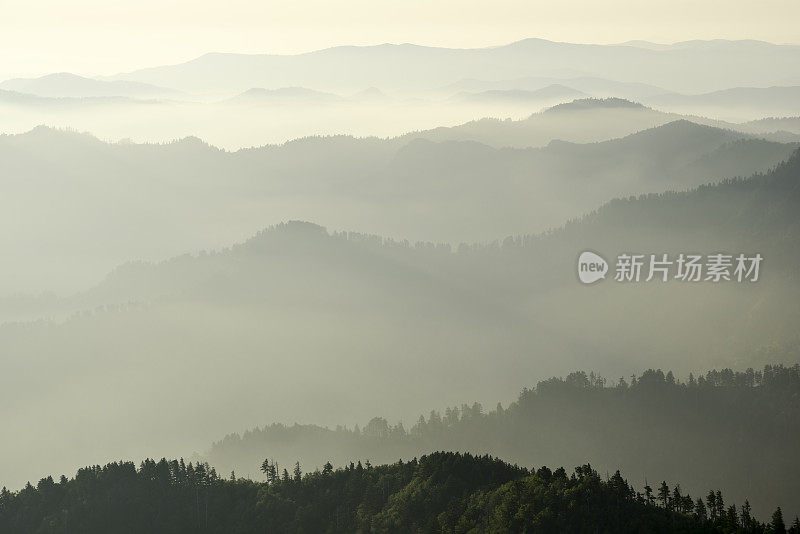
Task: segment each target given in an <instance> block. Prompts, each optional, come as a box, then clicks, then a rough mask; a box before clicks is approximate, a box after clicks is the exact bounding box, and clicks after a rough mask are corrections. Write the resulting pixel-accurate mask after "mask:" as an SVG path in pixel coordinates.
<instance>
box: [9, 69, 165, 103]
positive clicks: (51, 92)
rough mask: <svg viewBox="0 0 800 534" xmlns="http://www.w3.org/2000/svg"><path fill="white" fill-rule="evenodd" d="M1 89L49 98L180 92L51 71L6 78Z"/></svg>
mask: <svg viewBox="0 0 800 534" xmlns="http://www.w3.org/2000/svg"><path fill="white" fill-rule="evenodd" d="M0 88H2V89H6V90H9V91H16V92H20V93H26V94H31V95H35V96H41V97H50V98H62V97H70V98H87V97H111V96H125V97H133V98H156V97H169V96H176V95H178V91H175V90H173V89H166V88H164V87H157V86H155V85H151V84H147V83H141V82H135V81H127V80H115V81H103V80H95V79H92V78H85V77H83V76H77V75H75V74H70V73H68V72H61V73H57V74H48V75H46V76H41V77H39V78H15V79H12V80H6V81H4V82H2V83H0Z"/></svg>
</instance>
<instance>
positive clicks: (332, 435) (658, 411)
mask: <svg viewBox="0 0 800 534" xmlns="http://www.w3.org/2000/svg"><path fill="white" fill-rule="evenodd" d="M772 356H775V354H774V353H773V354H772ZM798 443H800V366H798V365H795V366H793V367H783V366H766V367H765V368H764V369H763V370H758V371H754V370H752V369H749V370H747V371H744V372H735V371H732V370H730V369H723V370H720V371H709V372H708V373H706V374H704V375H700V376H697V377H695V376H694V375H690V376H689V377H687V378H685V379H684V380H680V379H677V378H675V376H674V375H673V374H672V373H671V372H667V373H666V374H665V373H664V372H662V371H660V370H650V371H646V372H644V373H642V374H640V375H639V376H634V377H633V378H631V377H625V378H614V379H612V380H606V379H604V378H602V377H599V376H596V375H595V374H594V373H589V374H587V373H584V372H575V373H572V374H570V375H569V376H567V377H566V378H563V379H562V378H552V379H550V380H545V381H542V382H540V383H539V384H538V385H537V386H536V387H535V388H533V389H526V390H524V391H523V392H522V393H521V394H520V395H519V398H518V399H517V401H516V402H514V403H512V404H510V405H509V406H507V407H505V408H504V407H502V406H500V405H498V406H497V408H496V409H494V410H490V411H489V410H484V408H483V407H482V406H481V405H480V404H478V403H474V404H463V405H461V406H460V407H458V406H456V407H452V408H447V409H446V410H445V411H444V412H441V411H437V410H433V411H431V412H430V413H429V414H428V415H426V416H425V417H422V416H420V418H419V420H418V421H417V423H416V424H415V425H413V426H409V427H408V428H405V427H404V426H403V424H402V423H393V424H390V423H389V422H388V421H387V420H386V419H385V418H382V417H375V418H374V419H372V420H371V421H369V422H368V423H367V424H366V425H365V426H364V427H363V428H359V427H358V426H356V427H355V428H345V427H340V428H337V429H335V430H334V429H327V428H323V427H318V426H310V425H306V426H301V425H293V426H285V425H278V424H273V425H269V426H266V427H263V428H256V429H253V430H250V431H247V432H245V433H244V434H242V435H239V434H231V435H229V436H227V437H226V438H225V439H223V440H221V441H220V442H218V443H216V444H214V446H213V447H212V448H211V450H210V452H209V453H208V455H207V459H208V460H209V461H210V462H211V463H213V464H214V465H216V466H217V467H219V468H220V469H224V470H225V471H226V472H227V471H229V470H231V469H236V470H237V471H238V470H241V469H246V468H248V466H251V465H255V464H257V463H258V462H259V461H260V458H263V457H264V456H271V457H272V458H275V459H276V460H278V461H279V462H280V463H286V462H292V461H295V460H300V461H301V462H304V463H305V464H307V465H322V464H323V463H324V462H325V461H327V460H330V461H332V462H334V463H335V464H336V465H344V464H345V463H346V462H348V461H349V459H351V458H370V459H371V460H372V461H374V462H388V461H393V460H395V459H396V458H410V457H412V456H418V455H420V454H424V453H427V452H430V451H436V450H461V451H472V452H475V453H489V454H494V455H497V456H499V457H501V458H504V459H508V460H510V461H514V462H518V463H520V464H522V465H531V464H537V463H544V464H548V465H578V464H581V463H584V462H588V461H591V462H592V464H593V465H595V466H596V467H597V468H598V469H600V470H601V471H602V472H604V471H605V470H609V471H613V470H614V469H617V468H619V469H621V470H622V471H623V472H625V473H626V474H628V475H629V476H631V477H633V478H632V482H634V483H635V485H636V486H637V487H639V488H641V487H643V486H644V484H645V480H647V479H648V477H649V480H650V481H651V483H652V481H653V480H654V479H657V480H662V479H666V480H667V481H670V482H673V483H674V482H680V483H681V485H682V487H683V488H684V490H687V491H690V492H692V493H698V492H700V491H704V490H706V489H707V488H708V487H709V486H715V487H716V486H719V487H723V488H725V490H726V492H727V493H728V495H729V496H730V497H731V498H733V499H734V500H737V501H739V502H743V501H744V499H746V498H749V499H750V503H751V504H752V505H753V509H754V510H755V511H756V513H758V514H760V515H766V514H767V513H769V512H770V511H771V509H772V508H774V506H775V505H778V504H779V505H781V506H782V507H783V509H784V510H786V511H787V512H789V513H791V514H792V515H794V514H797V513H800V481H798V478H797V476H796V474H797V473H798V472H800V460H798V457H797V454H796V452H797V451H796V449H797V444H798Z"/></svg>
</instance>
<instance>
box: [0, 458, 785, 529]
mask: <svg viewBox="0 0 800 534" xmlns="http://www.w3.org/2000/svg"><path fill="white" fill-rule="evenodd" d="M263 467H264V470H265V471H266V472H267V473H268V474H269V481H268V482H266V483H256V482H253V481H251V480H247V479H236V478H235V474H233V473H232V474H231V477H230V479H222V478H220V477H218V476H217V474H216V472H215V471H214V470H213V469H212V468H209V466H208V465H207V464H205V465H204V464H199V465H197V466H193V465H192V464H191V463H190V464H189V465H188V466H187V465H185V464H184V462H183V460H180V461H175V460H173V461H167V460H164V459H162V460H161V461H159V462H155V461H153V460H147V461H145V462H142V464H141V465H140V467H139V468H138V469H137V468H136V466H135V464H134V463H132V462H119V463H112V464H108V465H106V466H105V467H100V466H94V467H87V468H84V469H81V470H80V471H79V472H78V474H77V475H76V476H75V477H74V478H72V479H70V480H68V479H66V478H65V477H62V478H61V480H60V481H59V482H55V481H54V480H53V479H52V478H51V477H47V478H44V479H42V480H40V481H39V483H38V484H37V485H36V487H34V486H32V485H30V484H29V485H28V486H26V487H25V488H24V489H22V490H20V491H19V492H16V493H10V492H8V491H6V490H5V489H3V491H2V493H0V531H2V532H4V533H8V534H15V533H25V534H29V533H32V532H36V533H42V534H44V533H66V532H80V533H83V534H93V533H97V534H100V533H102V534H117V533H119V534H122V533H126V534H127V533H144V532H147V533H150V534H159V533H165V534H166V533H170V534H178V533H197V532H209V533H225V534H245V533H251V532H253V533H255V532H271V533H295V532H296V533H301V532H302V533H324V532H330V533H334V532H350V533H352V532H363V533H366V532H386V533H390V532H391V533H413V532H431V533H433V532H449V533H467V532H471V533H479V532H498V533H499V532H553V533H555V532H559V533H562V532H587V533H588V532H592V533H603V532H641V533H657V532H665V533H666V532H687V533H689V532H697V533H701V532H702V533H712V532H720V533H722V532H726V533H733V532H741V533H745V532H747V533H761V532H775V533H785V532H786V527H785V520H784V519H783V517H782V513H781V511H780V509H776V511H775V513H774V514H773V518H772V521H771V522H770V524H769V525H765V524H763V523H760V522H759V521H758V520H756V519H755V518H753V517H752V514H751V512H750V507H749V505H748V503H747V502H745V503H743V504H742V505H741V506H736V505H735V504H733V503H728V502H726V501H725V499H724V496H723V494H722V493H721V492H720V491H716V492H715V491H711V492H709V493H708V495H707V496H706V497H705V499H706V500H705V501H703V499H702V498H697V499H693V497H692V496H691V495H688V494H683V493H682V492H681V489H680V487H679V486H675V487H674V488H670V487H669V486H668V485H667V484H666V483H664V484H661V485H660V486H658V487H657V488H656V489H655V490H653V489H652V488H650V487H649V486H648V487H647V488H646V489H645V492H644V493H641V492H636V491H635V490H634V489H633V488H632V487H631V486H630V485H629V484H628V482H627V481H626V480H625V479H624V478H623V477H622V476H621V474H620V473H619V471H617V472H616V473H614V475H613V476H611V477H606V478H604V477H602V476H601V475H600V474H598V473H597V472H596V471H595V470H593V469H592V467H591V466H590V465H588V464H586V465H583V466H580V467H577V468H576V469H575V471H574V473H573V474H571V475H568V474H567V473H566V471H565V470H564V469H563V468H559V469H556V470H555V471H551V470H550V469H548V468H547V467H541V468H539V469H538V470H535V471H529V470H528V469H526V468H520V467H518V466H515V465H509V464H507V463H504V462H502V461H500V460H497V459H494V458H492V457H489V456H481V457H477V456H472V455H470V454H459V453H445V452H440V453H435V454H431V455H429V456H423V457H421V458H420V459H419V460H417V459H416V458H415V459H413V460H411V461H408V462H403V461H402V460H401V461H399V462H397V463H394V464H391V465H382V466H371V465H370V464H369V462H366V463H365V464H362V463H361V462H358V463H357V464H353V463H350V464H349V465H348V466H346V467H345V468H342V469H336V470H334V469H333V468H332V466H331V465H330V464H329V463H328V464H326V465H325V466H324V468H323V469H322V470H317V471H315V472H313V473H307V474H305V475H303V474H302V472H301V467H300V466H299V464H296V465H295V467H294V469H293V470H292V471H293V472H292V473H289V471H288V470H287V469H283V471H280V469H279V467H278V468H276V466H275V465H274V464H272V463H270V462H269V461H265V462H264V465H263ZM726 505H728V506H727V507H726ZM790 532H792V533H793V534H794V533H800V525H798V523H797V521H795V524H794V526H792V527H791V530H790Z"/></svg>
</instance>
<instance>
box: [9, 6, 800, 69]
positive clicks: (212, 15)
mask: <svg viewBox="0 0 800 534" xmlns="http://www.w3.org/2000/svg"><path fill="white" fill-rule="evenodd" d="M0 6H2V8H3V11H4V17H3V19H2V20H0V46H3V48H4V49H5V50H7V51H10V53H9V54H8V57H7V58H6V60H5V61H4V63H3V65H2V66H0V80H6V79H9V78H18V77H24V78H28V77H37V76H42V75H45V74H49V73H54V72H71V73H74V74H79V75H82V76H87V77H95V76H109V75H114V74H119V73H123V72H129V71H133V70H137V69H141V68H147V67H153V66H159V65H166V64H176V63H182V62H185V61H189V60H192V59H194V58H196V57H199V56H201V55H203V54H206V53H211V52H219V53H241V54H281V55H282V54H299V53H304V52H311V51H314V50H320V49H325V48H331V47H334V46H348V45H349V46H370V45H378V44H384V43H398V44H399V43H413V44H416V45H421V46H432V47H446V48H483V47H488V46H501V45H503V44H508V43H511V42H515V41H519V40H522V39H526V38H540V39H546V40H549V41H557V42H569V43H585V44H620V43H624V42H627V41H649V42H652V43H666V44H669V43H676V42H682V41H689V40H698V39H699V40H714V39H725V40H759V41H766V42H770V43H775V44H800V35H798V32H797V29H796V26H795V25H794V24H793V23H792V21H793V20H796V19H797V18H798V16H800V6H798V5H797V3H796V2H788V1H783V0H770V1H766V2H750V1H738V2H734V3H730V2H728V3H725V4H722V3H718V2H701V3H698V2H693V3H692V4H691V10H692V13H693V16H692V18H691V20H688V21H687V20H686V19H685V17H684V14H685V9H682V8H681V7H680V4H676V3H675V2H666V1H663V0H657V1H647V2H630V1H629V0H615V1H614V2H606V3H604V4H602V5H600V4H596V3H593V2H586V1H584V0H572V1H570V2H560V3H556V2H545V3H538V4H536V5H531V4H530V3H529V2H522V1H518V0H505V1H502V2H497V3H494V4H493V9H492V10H491V11H490V12H488V13H487V10H486V9H485V7H486V6H485V4H484V3H483V2H475V1H473V2H450V1H448V2H439V3H437V4H435V5H433V6H431V5H428V4H424V5H423V4H421V3H410V4H409V3H402V2H399V1H395V0H393V1H390V2H385V3H382V4H380V5H375V4H373V3H369V2H365V1H362V0H350V1H348V2H347V3H345V4H342V3H338V4H336V5H335V6H334V5H329V4H328V3H325V2H319V1H317V0H305V1H303V2H298V3H293V4H292V5H279V4H276V3H272V2H267V3H261V2H252V1H249V0H236V1H233V2H229V3H228V4H226V5H225V6H224V9H223V8H220V7H219V6H218V5H217V4H215V3H214V2H201V3H193V4H189V3H186V2H172V3H169V4H167V5H166V6H164V5H162V3H160V2H155V1H153V0H146V1H144V2H139V3H137V4H136V5H128V4H127V3H125V2H120V1H115V2H98V1H97V0H81V1H79V2H76V3H71V4H70V5H69V6H67V5H62V4H61V3H59V2H55V1H52V0H46V1H39V2H27V3H25V2H20V1H18V0H7V1H4V2H0ZM687 8H688V5H687ZM354 13H358V15H359V16H353V14H354ZM709 28H714V32H713V33H709Z"/></svg>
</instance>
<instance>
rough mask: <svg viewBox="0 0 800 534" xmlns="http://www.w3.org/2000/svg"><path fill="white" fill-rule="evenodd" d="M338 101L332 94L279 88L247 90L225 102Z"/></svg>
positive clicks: (303, 88)
mask: <svg viewBox="0 0 800 534" xmlns="http://www.w3.org/2000/svg"><path fill="white" fill-rule="evenodd" d="M338 99H339V97H338V96H336V95H334V94H331V93H325V92H321V91H314V90H313V89H307V88H305V87H281V88H279V89H263V88H260V87H256V88H253V89H248V90H247V91H245V92H244V93H242V94H240V95H238V96H235V97H234V98H231V99H230V100H227V101H226V102H241V103H245V102H249V103H253V102H265V103H269V102H285V101H303V102H331V101H334V100H338Z"/></svg>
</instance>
